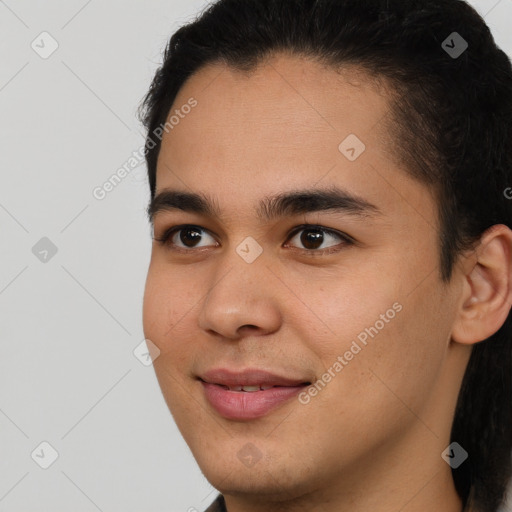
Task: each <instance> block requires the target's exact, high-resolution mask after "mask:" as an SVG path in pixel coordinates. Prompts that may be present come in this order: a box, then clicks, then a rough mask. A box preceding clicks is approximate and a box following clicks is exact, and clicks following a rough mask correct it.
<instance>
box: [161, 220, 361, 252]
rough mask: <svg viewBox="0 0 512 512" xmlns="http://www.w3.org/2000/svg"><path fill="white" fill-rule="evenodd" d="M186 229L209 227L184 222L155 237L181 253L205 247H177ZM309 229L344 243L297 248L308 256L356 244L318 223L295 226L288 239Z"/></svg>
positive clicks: (337, 250) (345, 236) (162, 243)
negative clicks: (178, 235) (179, 235)
mask: <svg viewBox="0 0 512 512" xmlns="http://www.w3.org/2000/svg"><path fill="white" fill-rule="evenodd" d="M186 229H194V230H197V231H204V232H207V233H208V230H207V229H205V228H202V227H200V226H195V225H193V224H184V225H181V226H173V227H171V228H169V229H167V230H166V231H165V232H164V233H163V235H162V236H161V238H157V237H155V238H154V240H155V241H157V242H159V243H160V244H161V245H164V246H167V247H168V249H169V250H172V251H176V252H181V253H187V254H190V253H192V252H193V251H194V250H196V251H197V250H201V249H205V247H201V248H199V249H197V248H194V247H192V248H189V249H185V248H183V247H176V246H175V244H173V243H172V242H171V241H170V240H171V239H172V237H173V236H174V235H175V234H176V233H179V232H180V231H182V230H186ZM308 230H310V231H320V232H322V233H327V234H329V235H333V236H335V237H338V238H340V239H341V240H342V241H343V243H342V244H341V245H342V247H341V248H340V247H339V245H340V244H338V245H335V246H333V247H328V248H326V249H321V250H320V249H297V250H298V251H300V252H301V253H303V254H305V255H307V256H324V255H328V254H333V253H336V252H339V251H341V250H342V249H343V247H345V246H351V245H354V244H355V240H354V239H353V238H351V237H350V236H348V235H346V234H345V233H341V232H339V231H335V230H333V229H329V228H324V227H322V226H319V225H316V224H302V225H300V226H297V227H295V228H294V229H293V231H292V232H291V233H290V234H289V235H288V238H287V240H289V239H290V238H293V237H294V236H295V235H296V234H297V233H300V232H301V231H308ZM210 236H212V235H210Z"/></svg>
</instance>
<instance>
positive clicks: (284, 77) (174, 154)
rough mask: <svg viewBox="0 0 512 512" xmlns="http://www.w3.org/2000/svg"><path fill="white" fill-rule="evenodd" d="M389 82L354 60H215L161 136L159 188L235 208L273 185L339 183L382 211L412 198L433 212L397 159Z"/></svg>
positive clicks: (179, 101)
mask: <svg viewBox="0 0 512 512" xmlns="http://www.w3.org/2000/svg"><path fill="white" fill-rule="evenodd" d="M383 83H384V82H383V81H380V82H377V81H375V80H374V79H372V78H370V77H369V76H367V75H366V74H365V73H364V72H362V71H361V70H359V69H357V68H354V67H352V68H344V69H340V70H335V69H333V68H331V67H326V66H324V65H322V64H321V63H318V62H316V61H312V60H308V59H305V58H301V57H296V56H287V55H278V56H275V57H273V58H272V59H269V60H268V61H266V62H264V63H262V64H260V65H259V66H257V67H256V68H255V69H253V70H252V71H251V72H248V73H247V72H242V71H238V70H235V69H233V68H231V67H229V66H226V65H224V64H220V63H218V64H213V65H208V66H206V67H204V68H202V69H200V70H199V71H198V72H197V73H196V74H195V75H193V76H192V77H191V78H190V79H189V80H188V81H187V82H186V83H185V84H184V86H183V87H182V89H181V90H180V92H179V94H178V96H177V98H176V100H175V102H174V104H173V107H172V109H171V112H170V114H169V118H170V116H172V115H176V114H177V113H178V114H179V111H180V108H181V106H183V105H185V104H187V102H189V101H190V99H191V98H193V99H194V100H195V101H196V102H197V105H196V106H195V107H194V108H193V109H192V110H191V111H190V112H189V113H188V114H186V115H183V113H182V116H181V117H180V121H179V124H177V125H176V126H174V127H173V129H172V130H169V132H168V133H165V134H164V137H163V140H162V146H161V150H160V154H159V160H158V166H157V192H158V191H159V190H161V189H163V188H169V187H171V188H180V189H182V190H185V189H187V188H188V189H194V191H199V192H205V193H208V194H211V193H212V192H213V193H214V194H215V195H216V196H218V197H221V198H224V200H225V202H227V203H231V204H232V205H233V208H237V207H238V206H240V204H241V203H242V202H243V203H244V204H256V203H257V201H256V198H257V197H258V196H269V195H273V194H275V193H276V191H285V190H287V189H306V188H311V186H312V185H316V184H319V185H322V186H330V185H336V186H340V187H343V188H348V189H350V190H351V191H353V192H354V193H355V194H357V195H360V196H362V197H367V198H370V197H371V198H373V199H370V200H371V202H372V203H374V204H380V205H382V206H384V208H382V209H383V210H384V209H385V207H386V206H387V207H388V208H390V209H391V210H396V207H397V204H396V202H397V199H400V198H402V199H403V198H404V197H406V198H410V202H411V203H412V204H415V203H416V208H419V209H421V208H422V207H423V206H425V212H424V215H425V216H427V218H428V217H430V215H431V214H433V213H434V212H433V210H432V205H431V204H430V205H429V204H425V205H423V206H422V204H423V203H428V197H427V198H426V197H425V196H428V194H425V190H424V186H423V185H422V184H420V183H418V182H416V181H414V180H412V179H411V178H409V177H408V176H407V174H406V172H405V170H404V169H401V168H400V167H399V164H398V162H399V159H398V158H395V155H394V148H395V146H396V142H397V141H393V140H392V139H391V135H390V130H389V114H390V112H389V103H388V98H389V96H390V94H389V91H388V90H387V89H386V88H385V87H384V86H383ZM186 110H187V111H188V110H189V109H186ZM352 149H354V150H355V151H352V153H350V152H348V153H347V150H352ZM354 153H355V154H354ZM353 156H355V157H356V158H355V159H354V158H352V157H353ZM348 157H351V158H348ZM220 202H221V203H222V202H223V201H222V200H221V201H220ZM406 202H407V201H406ZM383 203H387V205H386V204H383ZM410 206H411V205H409V207H410Z"/></svg>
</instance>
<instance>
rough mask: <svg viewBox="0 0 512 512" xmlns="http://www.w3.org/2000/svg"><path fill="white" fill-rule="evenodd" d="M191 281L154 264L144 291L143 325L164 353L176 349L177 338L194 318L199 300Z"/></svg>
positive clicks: (149, 336) (145, 332)
mask: <svg viewBox="0 0 512 512" xmlns="http://www.w3.org/2000/svg"><path fill="white" fill-rule="evenodd" d="M198 297H199V296H197V295H194V292H193V288H192V287H191V284H190V280H186V279H185V278H184V277H183V273H181V278H180V274H178V273H176V272H170V271H168V270H164V269H163V268H161V267H157V266H156V265H152V266H151V267H150V269H149V271H148V275H147V278H146V285H145V289H144V301H143V315H142V316H143V326H144V335H145V337H146V338H148V339H150V340H151V341H152V342H153V343H155V345H156V346H157V347H158V348H159V349H160V351H161V354H165V353H167V352H169V351H170V350H171V348H173V350H174V349H175V348H176V346H175V345H176V344H175V341H173V340H176V339H181V338H180V336H182V334H180V333H181V332H182V330H183V329H184V328H186V327H185V326H187V322H189V321H190V320H189V319H190V318H191V315H192V314H193V313H194V305H195V304H197V301H198Z"/></svg>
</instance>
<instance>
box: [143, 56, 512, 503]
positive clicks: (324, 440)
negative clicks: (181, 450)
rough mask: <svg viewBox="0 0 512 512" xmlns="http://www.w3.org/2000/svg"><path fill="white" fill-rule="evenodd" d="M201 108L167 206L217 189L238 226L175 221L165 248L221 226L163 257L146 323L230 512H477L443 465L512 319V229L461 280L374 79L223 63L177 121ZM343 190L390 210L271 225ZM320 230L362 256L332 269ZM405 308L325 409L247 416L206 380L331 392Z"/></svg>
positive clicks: (169, 148) (196, 83)
mask: <svg viewBox="0 0 512 512" xmlns="http://www.w3.org/2000/svg"><path fill="white" fill-rule="evenodd" d="M190 97H194V98H195V99H196V100H197V102H198V104H197V106H196V107H195V108H194V109H193V111H192V112H191V113H190V114H189V115H187V116H186V117H185V118H184V119H182V120H180V123H179V125H177V126H175V127H174V129H173V130H172V131H169V133H167V134H165V136H164V138H163V141H162V148H161V151H160V155H159V160H158V169H157V193H158V192H160V191H162V190H164V189H166V188H170V189H175V190H181V191H187V192H202V193H206V194H209V195H210V196H211V197H213V198H214V199H215V202H216V203H217V204H218V206H219V208H220V210H221V212H222V216H221V217H220V218H219V219H216V218H212V217H207V216H203V215H198V214H191V213H187V212H182V211H177V210H171V211H164V212H160V213H158V214H157V215H156V216H155V218H154V235H155V237H156V238H159V237H161V236H162V235H163V233H164V231H165V230H166V229H168V228H169V227H172V226H177V225H180V224H193V225H197V226H200V227H202V228H203V229H204V230H205V231H204V232H201V234H202V238H201V239H200V241H198V242H197V243H196V246H194V245H193V244H192V246H190V247H188V248H187V246H183V242H182V241H181V240H180V238H179V236H175V237H174V238H173V240H174V242H175V244H177V245H179V246H181V248H182V249H184V250H185V251H187V250H188V251H189V252H188V253H183V252H178V251H176V250H173V249H172V246H171V245H169V244H168V245H164V244H162V243H160V242H158V241H154V242H153V249H152V256H151V262H150V266H149V271H148V276H147V282H146V289H145V296H144V311H143V323H144V332H145V336H146V338H148V339H150V340H151V341H152V342H153V343H154V344H155V345H156V346H157V347H158V349H159V350H160V355H159V356H158V357H157V358H156V359H155V360H154V369H155V372H156V375H157V378H158V381H159V384H160V387H161V389H162V392H163V395H164V397H165V399H166V402H167V404H168V406H169V408H170V411H171V413H172V415H173V417H174V420H175V421H176V424H177V426H178V428H179V429H180V432H181V433H182V435H183V437H184V439H185V441H186V442H187V444H188V445H189V447H190V449H191V451H192V453H193V455H194V457H195V459H196V460H197V462H198V464H199V466H200V468H201V470H202V472H203V473H204V475H205V476H206V478H207V479H208V480H209V482H210V483H211V484H212V485H213V486H214V487H216V488H217V489H218V490H219V491H220V492H222V493H223V494H224V496H225V499H226V504H227V509H228V511H229V512H242V511H244V512H259V511H267V512H272V511H294V512H295V511H302V510H304V511H306V510H307V511H322V512H331V511H332V512H335V511H336V512H339V511H342V510H350V511H351V512H363V511H365V512H367V511H368V510H373V511H378V512H396V511H398V510H400V511H401V512H420V511H421V512H427V511H431V510H440V511H441V510H442V511H443V512H460V511H461V510H462V503H461V501H460V499H459V497H458V495H457V493H456V491H455V488H454V485H453V480H452V476H451V468H450V466H449V465H448V464H447V463H446V462H445V461H444V460H443V459H442V457H441V453H442V452H443V451H444V450H445V449H446V447H447V446H448V445H449V444H450V428H451V424H452V420H453V416H454V410H455V404H456V399H457V395H458V392H459V389H460V385H461V381H462V377H463V375H464V371H465V369H466V366H467V363H468V360H469V357H470V354H471V349H472V347H473V345H474V343H476V342H478V341H481V340H484V339H486V338H487V337H489V336H490V335H491V334H493V333H494V332H496V331H497V330H498V329H499V328H500V327H501V325H502V324H503V322H504V321H505V319H506V317H507V315H508V312H509V310H510V304H511V302H512V296H511V291H510V278H511V268H510V260H511V258H510V255H511V254H512V249H511V248H512V232H511V231H510V230H509V229H508V228H507V227H506V226H503V225H499V226H495V227H493V228H492V229H490V230H489V231H488V232H486V233H485V234H484V235H483V236H482V239H481V243H480V244H479V245H478V246H477V247H476V248H475V250H472V251H468V253H464V254H463V255H461V257H460V258H459V261H458V262H457V265H456V267H455V269H454V275H453V277H452V279H451V281H450V282H449V283H443V282H442V281H441V279H440V274H439V248H438V229H439V225H438V220H437V214H436V203H435V198H433V197H432V196H431V194H430V191H429V189H428V188H426V186H425V185H423V184H421V183H419V182H417V181H415V180H413V179H412V178H410V177H409V176H408V175H407V174H406V170H405V169H403V168H401V167H400V164H399V161H400V160H399V158H394V157H395V156H397V155H395V154H394V152H393V151H391V150H390V149H389V148H391V147H392V146H393V145H392V144H391V142H392V141H388V140H387V136H388V133H389V130H388V128H387V124H386V122H387V117H386V114H387V113H388V100H387V98H388V96H387V94H386V89H385V88H384V87H383V86H382V87H380V88H379V87H377V85H376V84H375V83H374V82H372V81H371V80H370V79H369V78H367V77H365V75H364V74H362V73H361V72H358V70H357V69H346V70H344V71H342V72H341V73H338V72H336V71H334V70H333V69H330V68H326V67H324V66H322V65H320V64H319V63H316V62H314V61H312V60H305V59H304V58H299V57H294V56H290V55H276V56H274V57H273V58H271V59H270V60H268V61H266V62H265V63H262V64H260V65H259V66H258V68H257V69H256V70H255V71H254V72H252V73H249V74H248V73H242V72H240V71H235V70H233V69H231V68H229V67H227V66H225V65H222V64H215V65H208V66H207V67H204V68H202V69H201V70H200V71H199V72H198V73H196V74H195V75H194V76H193V77H192V78H191V79H190V80H189V81H187V83H186V84H185V85H184V87H183V88H182V89H181V91H180V93H179V95H178V97H177V98H176V101H175V103H174V105H173V109H171V110H174V109H175V108H179V106H180V105H183V104H185V103H186V102H187V100H188V99H189V98H190ZM351 133H353V134H356V135H357V136H358V138H359V139H360V140H362V141H364V144H365V145H366V150H365V151H364V153H363V154H361V156H360V157H359V158H358V159H357V160H355V161H354V162H351V161H349V160H348V159H347V158H345V156H344V155H343V154H341V152H340V151H339V149H338V146H339V144H340V143H341V141H343V140H344V139H345V138H346V137H347V135H348V134H351ZM394 142H396V143H397V145H398V146H399V141H394ZM331 185H336V186H339V187H343V188H346V189H347V190H349V191H351V192H353V193H356V194H358V195H360V196H362V197H363V198H365V199H366V200H368V201H370V202H371V203H373V204H375V205H376V206H378V208H379V209H380V210H381V212H382V215H381V216H379V217H375V218H373V217H372V218H355V217H354V216H350V215H347V214H343V213H337V214H334V213H332V212H331V213H329V212H317V213H307V214H304V215H299V216H295V217H284V218H280V219H276V220H272V221H271V222H262V221H261V220H260V219H259V218H258V217H257V216H256V207H257V205H258V203H259V201H260V200H261V199H262V198H264V197H266V196H270V195H275V194H276V193H279V192H287V191H290V190H295V189H305V188H315V187H316V188H323V187H329V186H331ZM305 223H308V224H314V225H316V226H318V225H319V226H322V227H325V228H330V229H333V230H337V231H339V232H341V233H346V234H348V235H349V236H351V237H352V238H354V239H355V240H356V241H357V244H354V245H348V244H344V242H343V240H342V239H338V238H332V237H330V236H329V235H328V234H326V235H325V238H324V240H325V242H324V244H323V245H322V246H321V247H320V248H319V249H315V250H316V252H317V253H321V252H322V250H324V251H325V249H324V248H326V247H337V248H338V249H339V251H337V252H333V253H331V254H325V253H324V254H323V255H322V254H317V255H316V256H314V257H312V256H311V255H308V254H306V252H308V249H307V248H306V247H305V246H304V245H303V243H301V239H300V233H299V236H292V237H290V236H289V234H290V233H291V232H292V230H293V228H294V227H296V226H298V225H301V224H305ZM248 236H251V237H253V238H254V239H255V240H257V241H258V243H259V245H260V246H261V248H262V249H263V252H262V254H261V255H260V256H259V257H258V258H257V259H256V260H255V261H254V262H253V263H251V264H248V263H247V262H246V261H245V260H244V259H242V258H241V257H240V256H239V255H238V253H237V252H236V248H237V246H238V245H239V244H240V243H241V242H242V241H243V240H244V239H245V238H246V237H248ZM311 252H314V251H312V250H311V249H310V250H309V253H311ZM394 303H399V304H400V305H401V306H402V309H401V311H400V312H399V313H397V314H396V316H395V318H393V319H392V320H390V321H389V322H388V323H386V324H385V327H384V328H382V329H381V330H380V331H379V333H378V335H376V336H375V337H374V338H373V339H370V340H369V342H368V344H367V346H365V347H364V349H363V350H361V352H360V353H358V354H357V356H355V357H354V358H353V359H352V360H351V361H350V362H349V363H348V364H347V365H346V366H345V367H344V368H343V370H342V371H341V372H339V373H337V374H336V376H335V378H333V379H332V380H331V382H329V383H328V384H327V385H326V386H325V388H324V389H322V390H321V392H319V393H318V395H317V396H315V397H312V398H311V400H310V402H309V403H308V404H307V405H303V404H301V403H300V402H299V401H298V400H297V399H292V400H291V401H288V402H286V403H285V404H284V405H282V406H281V407H279V408H278V409H275V410H274V411H272V412H271V413H270V414H268V415H266V416H264V417H263V418H259V419H256V420H252V421H233V420H227V419H224V418H223V417H221V416H220V415H219V414H217V413H216V411H215V410H214V409H212V408H211V406H210V405H209V403H208V402H207V401H206V399H205V396H204V393H203V389H202V386H201V384H200V382H199V381H198V380H197V376H198V375H200V374H201V373H202V372H204V371H206V370H207V369H211V368H218V367H231V368H236V369H243V368H247V367H258V368H262V369H266V370H268V371H273V372H275V373H280V374H283V375H290V376H295V377H297V376H300V377H305V378H304V380H307V381H311V382H316V380H318V379H319V378H321V376H322V375H323V374H324V372H326V370H327V369H328V368H330V367H332V366H333V364H334V363H335V361H336V360H337V358H338V356H340V355H343V354H344V353H345V352H346V351H347V350H349V348H350V346H351V343H352V341H353V340H355V339H357V335H358V334H359V333H361V331H363V330H364V329H365V328H368V327H370V326H373V325H375V323H376V321H377V320H379V318H380V315H381V314H384V313H385V312H386V311H387V310H388V309H390V308H391V307H392V305H393V304H394ZM247 443H252V444H253V445H254V446H255V447H256V450H257V453H258V454H259V456H261V458H260V459H259V460H258V461H257V462H256V463H255V464H254V465H252V466H251V467H249V466H247V465H245V464H244V463H243V462H242V461H241V460H240V458H239V457H238V456H237V454H238V452H239V451H240V450H241V449H242V448H243V447H244V446H246V445H247Z"/></svg>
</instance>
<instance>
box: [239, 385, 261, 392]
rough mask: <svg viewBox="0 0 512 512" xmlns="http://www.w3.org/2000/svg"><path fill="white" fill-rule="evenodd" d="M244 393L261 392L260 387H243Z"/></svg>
mask: <svg viewBox="0 0 512 512" xmlns="http://www.w3.org/2000/svg"><path fill="white" fill-rule="evenodd" d="M242 389H243V390H244V391H260V387H259V386H242Z"/></svg>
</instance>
